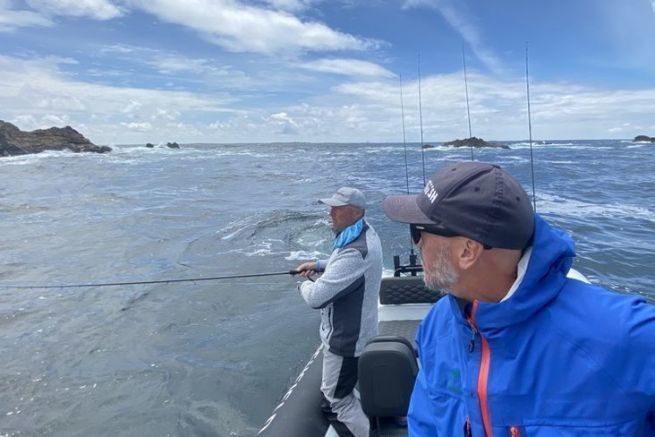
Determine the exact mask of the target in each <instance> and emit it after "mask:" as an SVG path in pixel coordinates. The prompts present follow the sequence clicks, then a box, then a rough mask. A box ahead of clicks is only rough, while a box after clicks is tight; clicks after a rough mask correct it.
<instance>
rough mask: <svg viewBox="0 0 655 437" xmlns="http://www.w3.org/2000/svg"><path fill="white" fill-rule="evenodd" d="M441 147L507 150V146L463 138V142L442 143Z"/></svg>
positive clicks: (475, 138)
mask: <svg viewBox="0 0 655 437" xmlns="http://www.w3.org/2000/svg"><path fill="white" fill-rule="evenodd" d="M443 145H444V146H452V147H475V148H481V147H493V148H497V149H509V146H507V145H505V144H499V143H489V142H487V141H485V140H483V139H482V138H477V137H471V138H465V139H463V140H454V141H449V142H447V143H444V144H443Z"/></svg>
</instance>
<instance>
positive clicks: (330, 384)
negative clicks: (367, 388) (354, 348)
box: [321, 347, 370, 437]
mask: <svg viewBox="0 0 655 437" xmlns="http://www.w3.org/2000/svg"><path fill="white" fill-rule="evenodd" d="M357 362H358V358H356V357H342V356H339V355H335V354H333V353H332V352H330V351H329V350H327V348H326V347H324V348H323V381H322V383H321V391H322V392H323V396H324V397H325V399H326V400H327V402H328V403H329V407H327V408H324V410H325V411H326V413H328V417H329V416H330V415H331V416H333V417H332V419H336V420H331V423H332V426H333V428H334V429H335V430H336V431H337V433H338V434H339V436H349V435H354V436H355V437H368V435H369V428H370V424H369V421H368V417H366V414H364V411H363V410H362V405H361V404H360V402H359V399H358V398H357V397H356V396H355V393H354V389H355V384H357ZM330 413H332V414H330ZM334 416H336V418H335V417H334Z"/></svg>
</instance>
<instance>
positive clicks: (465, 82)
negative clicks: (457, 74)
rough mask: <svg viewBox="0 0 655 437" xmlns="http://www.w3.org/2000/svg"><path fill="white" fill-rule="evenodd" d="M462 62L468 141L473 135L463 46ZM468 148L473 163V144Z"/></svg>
mask: <svg viewBox="0 0 655 437" xmlns="http://www.w3.org/2000/svg"><path fill="white" fill-rule="evenodd" d="M462 62H463V63H464V90H465V92H466V118H467V120H468V122H469V139H470V138H473V134H472V133H471V111H470V109H469V85H468V78H467V75H466V55H465V54H464V46H462ZM469 144H470V145H469V147H470V148H471V161H475V157H474V156H473V143H472V142H469Z"/></svg>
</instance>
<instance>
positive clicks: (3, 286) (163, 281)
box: [0, 270, 312, 289]
mask: <svg viewBox="0 0 655 437" xmlns="http://www.w3.org/2000/svg"><path fill="white" fill-rule="evenodd" d="M298 273H300V271H299V270H287V271H284V272H270V273H253V274H249V275H228V276H212V277H204V278H173V279H160V280H156V281H125V282H98V283H89V284H60V285H46V284H32V285H10V284H0V289H12V288H13V289H33V288H85V287H114V286H120V285H144V284H173V283H179V282H201V281H219V280H223V279H240V278H259V277H263V276H281V275H291V276H294V275H297V274H298ZM308 279H309V280H310V281H312V279H311V278H308Z"/></svg>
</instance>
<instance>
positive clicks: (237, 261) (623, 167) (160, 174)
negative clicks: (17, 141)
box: [0, 140, 655, 436]
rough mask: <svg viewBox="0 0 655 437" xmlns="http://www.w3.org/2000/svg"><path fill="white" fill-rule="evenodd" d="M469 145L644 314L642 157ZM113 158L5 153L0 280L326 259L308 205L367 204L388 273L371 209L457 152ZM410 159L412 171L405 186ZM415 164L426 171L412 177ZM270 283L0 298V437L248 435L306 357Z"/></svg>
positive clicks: (648, 189)
mask: <svg viewBox="0 0 655 437" xmlns="http://www.w3.org/2000/svg"><path fill="white" fill-rule="evenodd" d="M508 144H509V145H510V147H511V149H510V150H501V149H482V150H475V151H474V155H475V159H476V160H481V161H487V162H495V163H498V164H500V165H502V166H503V167H504V168H506V169H507V170H508V171H509V172H511V173H512V174H513V175H515V176H516V177H517V178H518V179H519V180H520V181H521V183H522V184H523V185H524V187H525V188H526V190H527V191H528V192H529V193H530V194H531V195H532V178H531V173H532V172H531V169H532V168H533V169H534V187H535V192H536V201H537V210H538V212H539V213H540V214H542V215H543V216H544V217H545V218H546V219H547V220H548V221H550V222H551V223H552V224H554V225H556V226H558V227H561V228H563V229H565V230H566V231H568V232H570V233H571V234H572V236H573V238H574V239H575V241H576V243H577V252H578V256H577V258H576V260H575V263H574V267H575V268H576V269H578V270H579V271H581V272H582V273H583V274H585V275H586V276H587V277H588V278H589V279H590V280H591V281H592V282H593V283H597V284H600V285H603V286H606V287H609V288H612V289H614V290H616V291H617V292H620V293H634V294H641V295H643V296H644V297H646V298H647V299H649V300H651V301H653V300H655V270H653V268H652V266H653V265H655V194H654V193H655V179H654V178H653V177H652V173H653V171H654V170H655V145H653V144H639V143H632V142H630V141H616V140H611V141H552V142H546V143H542V142H540V143H539V144H535V145H534V147H533V155H534V166H533V167H531V165H530V148H529V145H528V144H527V143H525V142H510V143H508ZM404 150H405V147H404V146H403V145H402V144H373V143H371V144H306V143H295V144H241V145H221V144H203V145H182V148H181V149H180V150H174V149H168V148H165V147H158V148H154V149H148V148H145V147H143V146H118V147H115V148H114V150H113V151H112V152H111V153H108V154H104V155H98V154H73V153H68V152H47V153H42V154H39V155H27V156H20V157H10V158H1V159H0V257H1V258H0V259H2V265H1V267H0V284H45V285H58V284H75V283H94V282H115V281H127V282H129V281H135V280H136V281H141V280H162V279H169V278H170V279H173V278H193V277H208V276H222V275H244V274H245V275H247V274H255V273H267V272H283V271H286V270H289V269H292V268H294V267H296V266H297V265H298V264H299V263H300V262H302V261H304V260H307V259H314V258H316V257H323V256H327V254H328V253H329V252H330V249H331V239H332V233H331V231H330V226H329V223H330V222H329V217H328V215H327V209H326V208H325V207H324V206H321V205H319V204H317V199H318V198H319V197H322V196H328V195H330V194H332V192H334V191H335V190H336V189H337V188H339V187H340V186H344V185H347V186H354V187H358V188H360V189H362V190H363V191H365V193H366V195H367V197H368V201H369V204H370V207H369V208H368V211H367V215H368V219H369V221H370V222H371V223H372V225H373V226H374V227H375V228H376V229H377V231H378V233H379V234H380V237H381V239H382V242H383V250H384V257H385V270H386V272H387V274H389V272H390V271H391V269H392V257H393V255H401V256H402V257H403V258H404V259H406V257H407V255H408V253H409V241H410V237H409V233H408V230H407V227H406V226H403V225H400V224H397V223H392V222H390V221H389V220H387V219H386V218H385V216H384V214H383V213H382V209H381V202H382V200H383V198H384V197H385V196H387V195H392V194H402V193H405V192H406V191H407V186H408V185H409V191H410V192H412V193H416V192H418V191H420V190H421V187H422V185H423V182H424V180H425V179H426V178H429V176H430V174H431V173H432V172H434V171H435V170H436V169H438V168H439V167H441V166H443V165H445V164H447V163H452V162H456V161H462V160H464V161H465V160H469V159H470V158H471V152H470V150H469V149H453V148H447V147H436V148H434V149H428V150H425V151H424V152H423V153H422V152H421V149H420V147H419V146H418V145H417V144H410V145H408V146H407V154H406V155H405V152H404ZM405 157H406V158H407V164H408V165H407V167H408V173H407V178H406V173H405ZM423 162H425V167H423ZM318 323H319V316H318V312H317V311H315V310H312V309H310V308H309V307H307V305H306V304H305V303H304V302H303V301H302V299H301V298H300V296H299V295H298V293H297V291H296V278H293V277H290V276H286V275H281V276H269V277H262V278H247V279H236V280H222V281H211V282H202V281H199V282H195V283H173V284H151V285H130V286H116V287H83V288H65V287H64V288H60V289H0V330H1V332H2V334H1V335H0V356H1V357H2V366H0V393H2V396H0V435H9V436H13V435H54V436H71V435H79V436H83V435H84V436H86V435H94V436H114V435H134V436H137V435H138V436H141V435H153V436H155V435H156V436H187V435H213V436H252V435H254V434H255V433H256V431H257V429H258V428H259V427H260V426H261V425H262V424H263V422H264V421H265V419H266V418H267V417H268V416H269V414H270V412H271V410H272V408H273V407H274V406H275V405H276V403H277V402H278V401H279V399H280V397H281V396H282V395H283V393H284V392H285V390H286V387H287V385H288V384H289V383H290V382H291V381H292V380H293V379H294V378H295V376H296V374H297V373H298V371H299V370H300V369H301V368H302V367H303V366H304V363H305V361H306V360H307V358H308V357H309V356H310V354H311V353H312V352H313V351H314V349H315V348H316V346H317V344H318V341H319V340H318Z"/></svg>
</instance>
